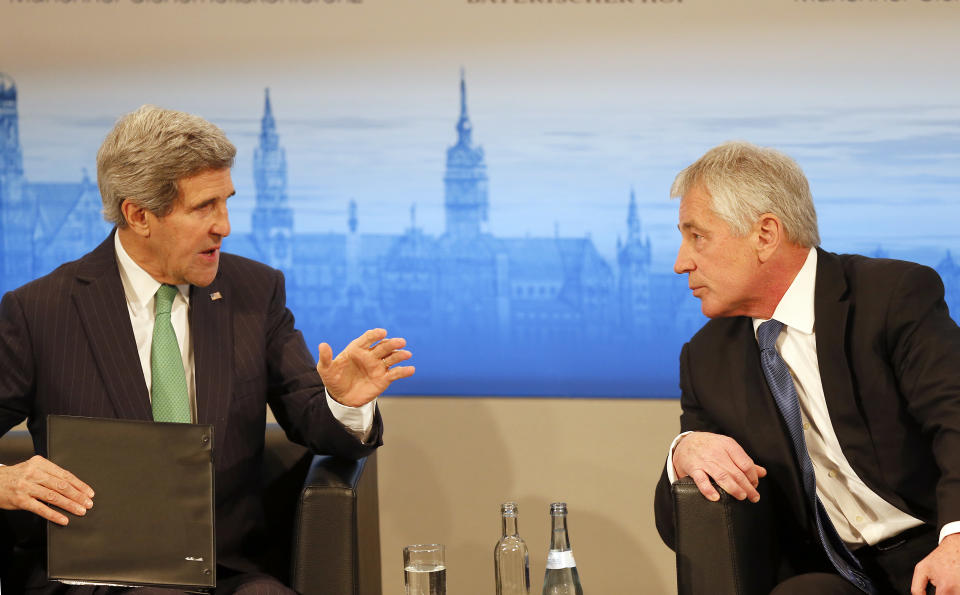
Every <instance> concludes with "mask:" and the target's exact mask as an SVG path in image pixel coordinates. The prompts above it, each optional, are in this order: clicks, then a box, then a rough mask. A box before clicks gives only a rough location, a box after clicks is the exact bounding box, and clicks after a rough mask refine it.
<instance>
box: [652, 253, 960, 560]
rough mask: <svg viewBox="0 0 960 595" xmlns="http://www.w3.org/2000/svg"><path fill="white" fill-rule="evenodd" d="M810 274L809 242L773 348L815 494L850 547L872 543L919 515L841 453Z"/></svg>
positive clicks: (779, 315) (959, 527) (756, 322)
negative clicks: (820, 357)
mask: <svg viewBox="0 0 960 595" xmlns="http://www.w3.org/2000/svg"><path fill="white" fill-rule="evenodd" d="M816 275H817V251H816V249H815V248H811V249H810V252H809V254H808V255H807V259H806V261H805V262H804V264H803V267H802V268H801V269H800V272H799V273H798V274H797V276H796V278H795V279H794V280H793V283H791V284H790V287H789V289H787V292H786V293H785V294H784V296H783V298H782V299H781V300H780V303H779V304H777V308H776V310H774V313H773V319H774V320H778V321H780V322H782V323H783V324H784V328H783V331H781V333H780V335H779V336H778V337H777V351H779V352H780V355H781V357H783V360H784V361H785V362H786V363H787V367H788V368H789V369H790V375H791V376H792V377H793V383H794V385H795V386H796V389H797V396H798V398H799V400H800V416H801V420H802V422H803V430H804V432H803V435H804V439H805V441H806V444H807V452H808V453H809V454H810V460H811V461H812V462H813V468H814V472H815V473H816V478H817V495H818V496H819V497H820V501H821V502H822V503H823V507H824V509H826V511H827V515H828V516H829V517H830V520H831V521H832V522H833V526H834V527H836V529H837V533H838V534H839V535H840V538H841V539H843V541H844V542H845V543H846V544H847V545H848V546H850V547H851V548H852V549H855V548H857V547H860V546H862V545H874V544H876V543H878V542H880V541H883V540H884V539H887V538H890V537H893V536H895V535H897V534H899V533H901V532H903V531H905V530H907V529H910V528H912V527H916V526H919V525H921V524H923V521H921V520H919V519H917V518H914V517H913V516H911V515H909V514H907V513H905V512H903V511H901V510H900V509H898V508H896V507H895V506H893V505H892V504H890V503H889V502H887V501H886V500H884V499H883V498H881V497H880V496H878V495H877V494H876V493H875V492H873V491H872V490H871V489H870V488H869V487H867V485H866V484H865V483H863V480H861V479H860V478H859V477H858V476H857V474H856V472H855V471H854V470H853V468H852V467H851V466H850V463H849V462H848V461H847V458H846V457H845V456H844V454H843V449H842V448H841V447H840V442H839V440H838V439H837V434H836V432H835V431H834V429H833V424H832V423H831V422H830V412H829V411H828V410H827V400H826V397H825V396H824V393H823V384H822V382H821V379H820V365H819V363H818V361H817V335H816V328H815V324H814V322H815V321H814V295H815V289H816ZM763 322H766V319H761V318H754V319H753V330H754V336H756V332H757V329H758V328H759V326H760V324H761V323H763ZM685 434H686V433H684V434H682V435H681V436H678V437H677V439H675V440H674V442H673V444H672V445H671V448H670V455H669V456H668V459H667V472H668V475H669V476H670V480H671V481H676V474H675V472H674V469H673V460H672V454H673V449H674V448H676V444H677V443H678V442H679V439H680V438H681V437H682V436H683V435H685ZM957 532H960V521H958V522H952V523H948V524H947V525H945V526H944V527H943V530H942V531H941V533H940V540H941V541H942V540H943V538H944V537H946V535H949V534H951V533H957Z"/></svg>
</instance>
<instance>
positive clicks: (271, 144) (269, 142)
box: [260, 87, 280, 150]
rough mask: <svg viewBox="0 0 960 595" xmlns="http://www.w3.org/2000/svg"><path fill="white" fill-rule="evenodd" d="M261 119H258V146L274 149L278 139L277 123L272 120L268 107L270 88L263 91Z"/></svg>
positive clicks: (270, 109)
mask: <svg viewBox="0 0 960 595" xmlns="http://www.w3.org/2000/svg"><path fill="white" fill-rule="evenodd" d="M263 93H264V102H263V118H261V119H260V146H261V147H262V148H263V149H267V150H269V149H276V148H277V146H278V145H279V142H280V139H279V138H278V136H277V122H276V120H274V119H273V108H272V107H271V106H270V87H266V88H265V89H264V90H263Z"/></svg>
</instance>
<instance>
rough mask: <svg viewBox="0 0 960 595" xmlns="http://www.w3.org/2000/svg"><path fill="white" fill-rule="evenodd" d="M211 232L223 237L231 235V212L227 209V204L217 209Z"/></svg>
mask: <svg viewBox="0 0 960 595" xmlns="http://www.w3.org/2000/svg"><path fill="white" fill-rule="evenodd" d="M210 233H211V234H212V235H215V236H219V237H221V238H225V237H227V236H228V235H230V213H229V212H228V211H227V205H226V204H224V205H223V206H222V207H220V208H218V209H217V216H216V218H215V219H214V221H213V225H212V226H211V227H210Z"/></svg>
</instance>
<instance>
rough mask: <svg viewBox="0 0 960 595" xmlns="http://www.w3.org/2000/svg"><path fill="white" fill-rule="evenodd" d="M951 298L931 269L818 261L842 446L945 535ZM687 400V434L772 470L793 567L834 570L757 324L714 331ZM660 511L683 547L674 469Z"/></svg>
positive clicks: (824, 365) (717, 324)
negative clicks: (715, 439) (722, 441)
mask: <svg viewBox="0 0 960 595" xmlns="http://www.w3.org/2000/svg"><path fill="white" fill-rule="evenodd" d="M943 296H944V289H943V284H942V282H941V281H940V277H939V276H938V275H937V274H936V272H934V271H933V270H932V269H930V268H928V267H924V266H921V265H918V264H915V263H910V262H903V261H896V260H887V259H873V258H866V257H863V256H855V255H837V254H832V253H829V252H824V251H822V250H818V255H817V273H816V293H815V297H814V312H815V330H816V335H817V338H816V343H817V359H818V362H819V366H820V377H821V381H822V383H823V390H824V396H825V398H826V401H827V409H828V411H829V413H830V420H831V422H832V424H833V428H834V430H835V431H836V434H837V438H838V439H839V441H840V446H841V447H842V448H843V452H844V455H845V456H846V458H847V460H848V461H849V462H850V464H851V466H852V467H853V469H854V470H855V471H856V472H857V475H859V476H860V478H861V479H862V480H863V481H864V483H866V484H867V486H869V487H870V489H871V490H873V491H874V492H876V493H877V494H878V495H880V496H881V497H882V498H883V499H885V500H886V501H887V502H889V503H891V504H893V505H894V506H896V507H897V508H899V509H900V510H903V511H904V512H907V513H909V514H911V515H913V516H915V517H917V518H919V519H921V520H923V521H925V522H926V523H929V524H931V525H933V526H936V527H937V528H938V529H939V527H941V526H942V525H943V524H944V523H947V522H950V521H957V520H960V328H958V327H957V325H956V323H955V322H954V321H953V320H952V319H951V318H950V316H949V313H948V311H947V306H946V303H945V302H944V299H943ZM680 386H681V407H682V410H683V412H682V414H681V417H680V425H681V429H682V430H683V431H687V430H701V431H708V432H715V433H718V434H724V435H727V436H730V437H732V438H733V439H734V440H736V441H737V442H738V443H739V444H740V445H741V446H742V447H743V448H744V450H745V451H746V452H747V454H748V455H750V456H751V457H752V458H753V459H754V460H755V461H756V462H757V463H758V464H760V465H763V466H764V467H766V469H767V472H768V475H767V480H766V483H767V488H768V491H769V492H770V493H769V495H768V497H770V498H772V499H773V501H774V505H775V507H776V510H777V513H778V514H777V525H778V526H777V527H775V528H772V530H775V531H778V534H779V540H778V541H779V543H780V544H781V547H782V549H783V551H784V554H785V562H786V563H787V564H788V566H790V567H793V568H794V569H795V570H796V571H805V570H807V569H815V568H818V567H822V565H823V562H824V560H823V558H821V557H820V554H819V548H809V547H806V545H807V544H809V543H811V541H812V540H813V539H815V538H814V531H815V528H814V527H813V525H812V522H813V520H812V518H813V517H812V516H811V511H810V510H808V506H807V504H806V499H805V498H804V496H803V488H802V486H801V483H800V470H799V466H798V464H797V462H796V458H795V456H794V454H793V450H792V447H791V443H790V439H789V436H788V434H787V429H786V426H785V424H784V422H783V420H782V418H781V416H780V414H779V412H778V410H777V408H776V404H775V403H774V400H773V397H772V396H771V394H770V389H769V388H768V387H767V384H766V381H765V380H764V377H763V371H762V369H761V367H760V353H759V347H758V346H757V341H756V337H755V336H754V331H753V323H752V320H751V319H750V318H748V317H735V318H723V319H716V320H711V321H710V322H708V323H707V324H706V325H705V326H704V327H703V328H702V329H701V330H700V331H699V332H698V333H697V334H696V335H695V336H694V337H693V338H692V339H691V340H690V342H689V343H688V344H687V345H685V346H684V348H683V350H682V352H681V355H680ZM655 508H656V521H657V529H658V530H659V531H660V535H661V537H662V538H663V540H664V541H665V542H666V543H667V545H669V546H671V547H673V544H674V524H673V506H672V500H671V497H670V485H669V481H668V480H667V475H666V469H664V472H663V475H662V476H661V478H660V482H659V483H658V485H657V490H656V498H655ZM814 543H815V542H814Z"/></svg>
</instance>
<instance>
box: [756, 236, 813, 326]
mask: <svg viewBox="0 0 960 595" xmlns="http://www.w3.org/2000/svg"><path fill="white" fill-rule="evenodd" d="M816 286H817V249H816V248H810V252H809V253H808V254H807V259H806V260H805V261H804V263H803V266H802V267H801V268H800V272H799V273H797V276H796V277H795V278H794V279H793V283H791V284H790V287H789V288H787V293H785V294H783V297H782V298H780V303H779V304H777V308H776V309H775V310H774V311H773V319H774V320H779V321H780V322H782V323H783V324H784V325H786V326H789V327H790V328H792V329H794V330H797V331H800V332H802V333H804V334H807V335H810V334H812V333H813V328H814V315H813V312H814V308H813V300H814V293H815V290H816ZM762 322H766V319H763V318H754V319H753V330H754V332H756V330H757V328H758V327H759V326H760V323H762Z"/></svg>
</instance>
